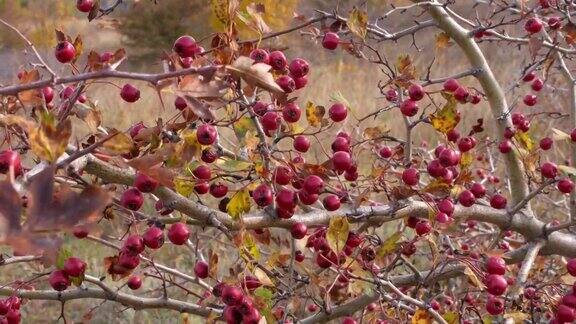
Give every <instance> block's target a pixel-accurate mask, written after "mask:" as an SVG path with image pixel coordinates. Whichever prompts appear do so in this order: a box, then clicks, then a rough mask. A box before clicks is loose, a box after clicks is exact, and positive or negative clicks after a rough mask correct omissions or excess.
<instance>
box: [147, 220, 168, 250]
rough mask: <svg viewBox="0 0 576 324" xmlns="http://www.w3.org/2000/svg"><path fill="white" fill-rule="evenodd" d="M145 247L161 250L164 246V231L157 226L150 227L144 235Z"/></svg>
mask: <svg viewBox="0 0 576 324" xmlns="http://www.w3.org/2000/svg"><path fill="white" fill-rule="evenodd" d="M142 240H143V242H144V245H146V247H148V248H150V249H153V250H155V249H159V248H161V247H162V245H164V231H163V230H162V229H161V228H159V227H157V226H150V227H149V228H148V229H147V230H146V232H144V234H143V235H142Z"/></svg>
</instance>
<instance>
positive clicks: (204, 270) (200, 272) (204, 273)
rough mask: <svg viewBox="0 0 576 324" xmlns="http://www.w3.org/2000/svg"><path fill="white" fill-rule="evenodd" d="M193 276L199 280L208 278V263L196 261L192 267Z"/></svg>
mask: <svg viewBox="0 0 576 324" xmlns="http://www.w3.org/2000/svg"><path fill="white" fill-rule="evenodd" d="M194 274H195V275H196V277H198V278H200V279H206V278H207V277H208V263H206V262H204V261H198V262H196V264H195V265H194Z"/></svg>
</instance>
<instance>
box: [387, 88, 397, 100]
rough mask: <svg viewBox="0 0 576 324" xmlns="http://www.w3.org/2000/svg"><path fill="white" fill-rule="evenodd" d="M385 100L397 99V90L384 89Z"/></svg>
mask: <svg viewBox="0 0 576 324" xmlns="http://www.w3.org/2000/svg"><path fill="white" fill-rule="evenodd" d="M386 100H388V101H389V102H396V101H398V91H396V90H395V89H388V91H386Z"/></svg>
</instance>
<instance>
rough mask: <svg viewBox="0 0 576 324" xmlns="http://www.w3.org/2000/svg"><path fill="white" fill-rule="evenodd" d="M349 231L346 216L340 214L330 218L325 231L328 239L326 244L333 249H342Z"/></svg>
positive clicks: (337, 250)
mask: <svg viewBox="0 0 576 324" xmlns="http://www.w3.org/2000/svg"><path fill="white" fill-rule="evenodd" d="M349 231H350V225H349V224H348V219H347V218H346V217H343V216H341V217H334V218H332V219H330V224H329V225H328V231H327V232H326V240H328V245H329V246H330V248H331V249H332V250H333V251H336V252H339V251H342V249H343V248H344V245H345V244H346V240H348V232H349Z"/></svg>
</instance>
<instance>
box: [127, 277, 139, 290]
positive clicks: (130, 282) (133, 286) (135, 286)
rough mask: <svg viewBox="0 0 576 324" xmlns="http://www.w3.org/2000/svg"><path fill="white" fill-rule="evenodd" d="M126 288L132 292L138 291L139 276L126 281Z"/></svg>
mask: <svg viewBox="0 0 576 324" xmlns="http://www.w3.org/2000/svg"><path fill="white" fill-rule="evenodd" d="M127 286H128V288H130V289H132V290H137V289H140V287H142V278H140V277H139V276H131V277H130V278H129V279H128V282H127Z"/></svg>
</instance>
